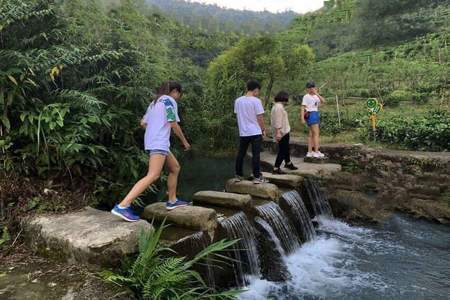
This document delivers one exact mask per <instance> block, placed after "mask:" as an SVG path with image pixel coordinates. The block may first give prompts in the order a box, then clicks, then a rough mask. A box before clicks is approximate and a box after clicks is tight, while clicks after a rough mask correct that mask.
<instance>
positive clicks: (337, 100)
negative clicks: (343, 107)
mask: <svg viewBox="0 0 450 300" xmlns="http://www.w3.org/2000/svg"><path fill="white" fill-rule="evenodd" d="M336 108H337V115H338V122H339V127H341V112H340V111H339V98H338V95H336Z"/></svg>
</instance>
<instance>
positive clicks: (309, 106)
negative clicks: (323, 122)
mask: <svg viewBox="0 0 450 300" xmlns="http://www.w3.org/2000/svg"><path fill="white" fill-rule="evenodd" d="M306 92H307V93H306V95H305V96H303V101H302V106H301V110H300V120H301V122H302V124H307V125H308V127H309V135H308V153H307V154H306V157H314V158H324V157H325V155H324V154H323V153H322V152H320V112H319V107H320V105H321V104H324V103H325V99H324V98H323V97H322V96H320V95H319V93H318V90H317V88H316V84H315V83H314V82H313V81H309V82H308V83H307V84H306Z"/></svg>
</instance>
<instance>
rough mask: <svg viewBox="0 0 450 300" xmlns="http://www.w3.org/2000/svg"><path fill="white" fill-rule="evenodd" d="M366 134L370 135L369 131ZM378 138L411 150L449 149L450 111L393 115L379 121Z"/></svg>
mask: <svg viewBox="0 0 450 300" xmlns="http://www.w3.org/2000/svg"><path fill="white" fill-rule="evenodd" d="M364 134H365V136H368V131H365V132H364ZM377 139H378V140H380V141H382V142H385V143H389V144H397V145H402V146H404V147H406V148H408V149H411V150H431V151H449V150H450V113H448V112H446V111H433V112H427V113H424V114H423V115H419V116H414V117H405V116H403V115H395V116H391V117H389V118H388V119H383V120H381V121H380V122H379V124H378V128H377Z"/></svg>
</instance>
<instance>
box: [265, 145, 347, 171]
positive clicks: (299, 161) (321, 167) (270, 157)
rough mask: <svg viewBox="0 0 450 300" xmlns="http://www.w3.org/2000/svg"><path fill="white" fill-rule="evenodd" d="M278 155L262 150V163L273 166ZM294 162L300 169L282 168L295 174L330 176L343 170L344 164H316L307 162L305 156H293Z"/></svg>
mask: <svg viewBox="0 0 450 300" xmlns="http://www.w3.org/2000/svg"><path fill="white" fill-rule="evenodd" d="M275 159H276V155H275V154H272V153H269V152H268V151H265V152H261V164H263V165H264V166H266V167H270V168H273V164H274V163H275ZM291 161H292V163H293V164H294V165H295V166H296V167H298V170H289V169H286V168H282V170H283V171H284V172H285V173H287V174H294V175H300V176H305V175H313V176H329V175H332V174H333V173H336V172H340V171H341V170H342V166H341V165H339V164H333V163H323V164H315V163H306V162H304V160H303V158H300V157H294V156H293V157H291Z"/></svg>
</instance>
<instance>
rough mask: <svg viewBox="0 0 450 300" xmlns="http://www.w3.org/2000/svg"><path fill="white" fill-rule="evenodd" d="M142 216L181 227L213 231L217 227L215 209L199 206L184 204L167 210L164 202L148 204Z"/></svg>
mask: <svg viewBox="0 0 450 300" xmlns="http://www.w3.org/2000/svg"><path fill="white" fill-rule="evenodd" d="M142 218H144V219H146V220H149V221H151V220H153V219H155V220H156V221H160V222H161V221H163V220H164V219H166V221H167V222H168V223H172V224H175V225H177V226H179V227H182V228H189V229H193V230H202V231H208V232H213V231H214V230H215V228H216V227H217V216H216V211H215V210H214V209H211V208H205V207H200V206H184V207H179V208H177V209H174V210H167V209H166V205H165V203H164V202H157V203H153V204H150V205H148V206H147V207H146V208H145V209H144V213H143V214H142Z"/></svg>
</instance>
